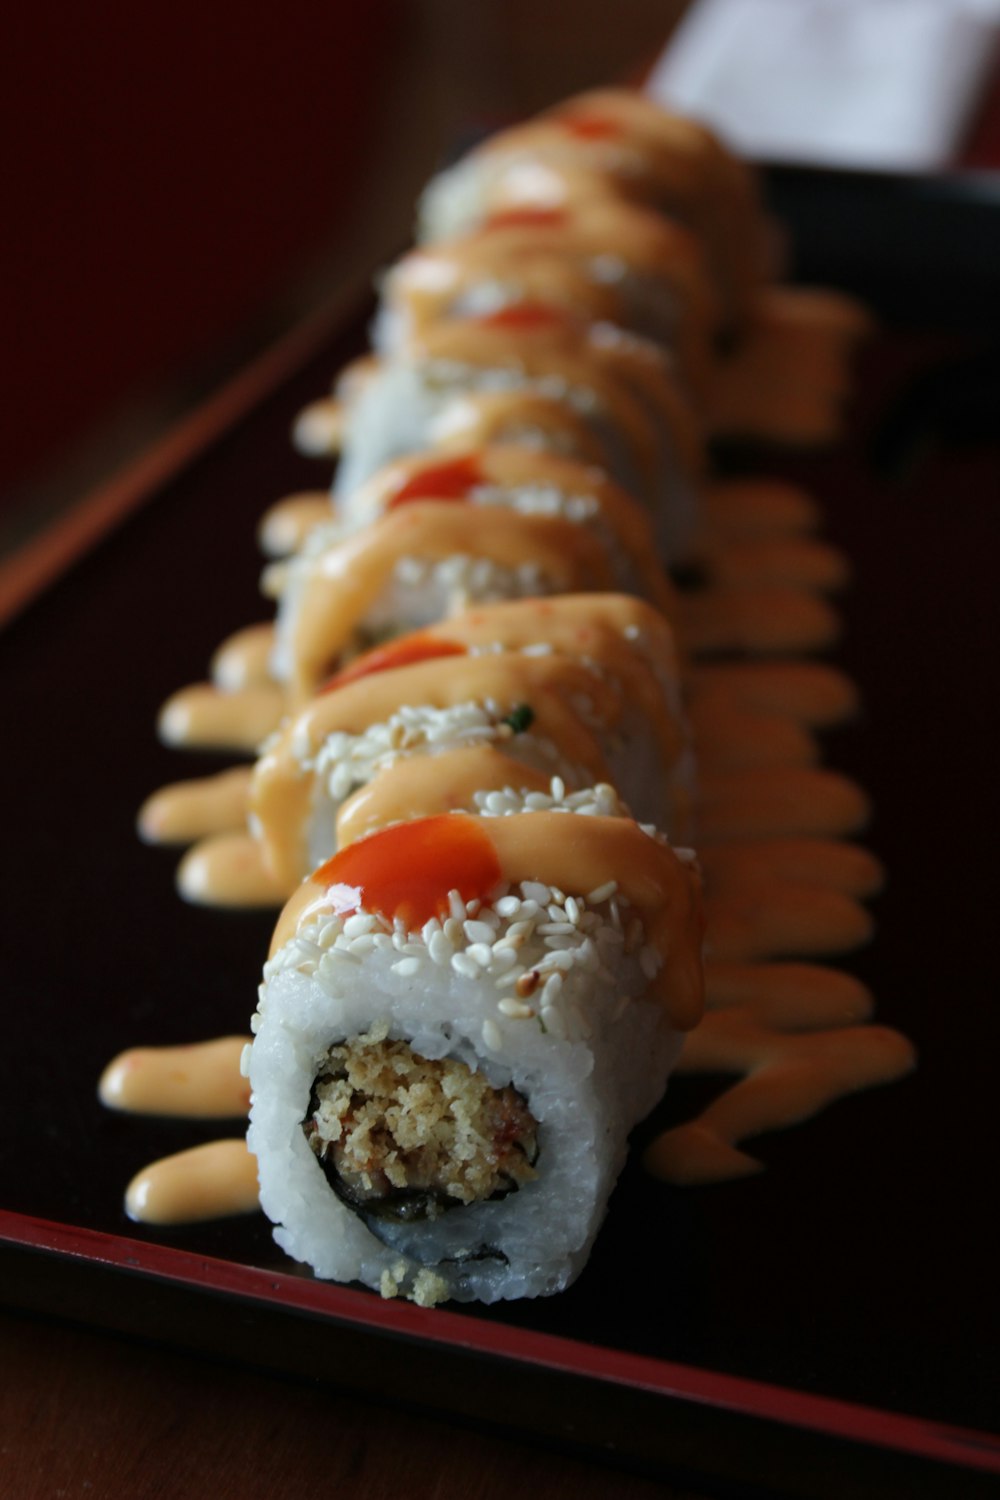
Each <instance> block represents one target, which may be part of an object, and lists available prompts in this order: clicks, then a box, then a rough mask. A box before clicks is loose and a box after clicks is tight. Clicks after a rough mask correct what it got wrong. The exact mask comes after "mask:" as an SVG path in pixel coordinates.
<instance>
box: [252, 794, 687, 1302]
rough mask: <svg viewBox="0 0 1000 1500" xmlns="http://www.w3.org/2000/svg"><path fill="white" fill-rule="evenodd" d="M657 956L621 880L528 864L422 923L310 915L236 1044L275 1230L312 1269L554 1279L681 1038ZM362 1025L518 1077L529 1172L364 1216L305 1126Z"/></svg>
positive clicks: (427, 1054)
mask: <svg viewBox="0 0 1000 1500" xmlns="http://www.w3.org/2000/svg"><path fill="white" fill-rule="evenodd" d="M602 796H603V794H602ZM660 962H661V956H660V954H659V952H658V951H657V950H656V949H655V948H653V947H652V946H651V945H648V944H647V943H646V941H645V934H644V931H643V929H642V924H641V922H640V921H639V920H638V918H637V917H636V916H635V915H634V913H632V912H631V911H630V910H629V908H628V907H627V906H624V905H623V904H622V903H621V902H620V900H619V897H618V894H617V887H616V885H615V883H614V882H613V881H612V882H608V883H607V885H606V886H605V887H603V888H602V889H600V890H597V891H593V892H589V893H588V892H583V893H567V892H564V891H560V890H556V889H554V888H552V887H549V886H544V885H542V884H540V883H538V882H530V881H529V882H525V883H523V884H522V885H519V886H517V887H514V888H504V889H503V890H502V891H501V893H500V894H499V895H497V896H496V897H495V898H494V899H493V902H492V905H490V906H481V905H480V903H479V902H478V901H472V902H470V903H469V904H468V905H466V904H465V903H464V902H463V901H462V900H461V898H460V897H459V896H458V894H457V892H453V893H452V895H451V897H450V914H449V915H448V916H447V917H446V918H445V920H443V921H439V920H438V919H436V918H435V919H433V920H431V921H429V922H427V923H426V924H425V925H424V927H423V928H422V929H421V931H420V932H419V933H410V932H407V931H405V930H404V928H403V926H402V924H401V923H398V922H397V923H396V924H395V925H392V926H390V925H389V924H388V923H387V922H385V921H384V920H383V919H381V918H379V917H376V916H373V915H371V914H368V913H358V914H355V915H352V916H348V917H347V918H346V919H345V918H342V917H338V916H334V915H330V916H328V917H325V918H320V919H318V920H316V921H314V922H313V923H311V924H310V925H309V926H308V927H307V928H306V929H305V930H303V931H302V932H300V933H299V934H298V935H297V936H296V937H295V938H293V939H292V940H291V941H290V942H289V943H288V944H286V946H285V947H284V948H283V949H282V950H281V951H280V952H279V953H278V954H276V955H275V957H274V958H273V959H272V960H271V961H270V963H269V964H268V965H267V968H266V969H265V974H264V983H263V985H262V987H261V991H260V1002H259V1006H258V1012H257V1015H256V1016H255V1018H254V1022H253V1029H254V1031H255V1040H254V1043H253V1046H252V1048H251V1049H250V1050H249V1056H248V1059H247V1067H248V1073H249V1078H250V1082H251V1087H252V1091H253V1101H252V1106H251V1126H250V1135H249V1144H250V1149H251V1150H252V1151H253V1152H255V1153H256V1155H257V1158H258V1164H259V1171H260V1183H261V1202H262V1204H263V1207H264V1209H265V1211H266V1213H267V1214H268V1215H269V1217H270V1218H271V1219H272V1220H273V1221H274V1222H275V1224H276V1225H277V1226H278V1227H277V1228H276V1230H275V1238H276V1240H277V1241H278V1243H279V1244H280V1245H281V1246H282V1248H283V1249H284V1250H286V1251H287V1252H288V1253H289V1254H290V1255H292V1256H294V1257H295V1258H296V1259H299V1260H302V1261H305V1262H307V1263H308V1264H310V1265H311V1266H312V1267H313V1269H314V1270H315V1272H316V1274H317V1275H319V1276H321V1277H325V1278H330V1279H334V1280H338V1281H360V1282H363V1283H364V1284H365V1285H367V1286H369V1287H372V1288H374V1289H378V1290H381V1291H382V1292H383V1294H384V1295H397V1294H400V1295H405V1296H408V1297H411V1298H412V1299H414V1300H416V1301H419V1302H437V1301H442V1300H445V1299H446V1298H454V1299H456V1300H459V1301H467V1300H471V1299H473V1298H475V1299H479V1300H482V1301H485V1302H493V1301H496V1300H499V1299H506V1298H513V1297H523V1296H538V1295H542V1294H546V1293H550V1292H555V1291H559V1290H561V1289H562V1288H563V1287H565V1286H566V1285H567V1284H568V1283H569V1281H571V1280H572V1279H573V1277H574V1276H575V1275H576V1273H577V1272H578V1271H579V1270H580V1268H581V1267H582V1265H583V1264H584V1262H585V1260H586V1257H587V1254H588V1252H589V1249H590V1246H591V1244H592V1242H593V1239H594V1237H595V1235H596V1233H597V1230H598V1228H599V1225H600V1222H601V1219H602V1217H603V1214H604V1210H605V1207H606V1204H607V1199H608V1196H609V1194H610V1191H611V1188H612V1186H613V1185H614V1181H615V1178H616V1177H617V1175H618V1172H619V1171H620V1169H621V1166H622V1163H623V1160H624V1156H625V1150H626V1137H627V1134H628V1131H629V1130H630V1129H631V1128H632V1126H633V1125H634V1124H635V1123H636V1122H637V1121H638V1120H639V1119H641V1118H642V1116H643V1115H644V1114H646V1113H647V1112H648V1111H649V1110H650V1109H651V1108H652V1106H653V1104H654V1103H655V1102H656V1100H657V1099H658V1098H659V1096H660V1094H661V1093H662V1090H663V1087H664V1085H665V1082H666V1078H667V1075H668V1073H669V1070H670V1068H671V1066H672V1065H673V1062H674V1061H675V1059H676V1055H677V1052H678V1051H679V1045H680V1043H679V1038H678V1036H677V1035H676V1034H675V1033H673V1032H672V1031H671V1029H670V1027H669V1026H668V1024H667V1022H666V1019H665V1016H664V1012H663V1010H662V1008H661V1007H660V1006H659V1005H657V1004H655V1003H653V1002H651V1001H649V1000H647V999H645V998H640V997H642V996H643V995H644V992H645V990H646V987H647V985H648V982H649V979H650V977H651V976H652V975H653V974H654V973H655V972H656V969H657V968H658V966H659V964H660ZM373 1030H375V1031H377V1033H378V1034H384V1035H385V1036H387V1037H389V1038H390V1039H393V1040H405V1041H407V1042H408V1043H409V1045H410V1047H411V1048H412V1050H413V1052H414V1053H416V1054H417V1055H418V1056H420V1057H423V1058H427V1059H440V1058H445V1057H448V1058H456V1059H458V1060H460V1061H462V1062H464V1063H465V1064H466V1065H467V1066H468V1067H470V1068H471V1069H472V1070H473V1071H480V1072H482V1073H483V1074H484V1075H485V1077H486V1079H487V1081H488V1082H489V1084H490V1085H491V1086H492V1087H494V1088H502V1087H505V1086H506V1085H508V1084H512V1085H513V1087H514V1088H515V1089H517V1091H518V1092H519V1093H520V1094H521V1095H522V1097H523V1098H524V1099H525V1101H526V1103H527V1106H528V1108H529V1109H530V1111H531V1114H532V1115H533V1117H534V1119H535V1121H536V1122H537V1124H538V1146H539V1154H538V1159H537V1162H536V1168H537V1177H536V1178H535V1179H534V1180H533V1181H531V1182H529V1183H527V1184H526V1185H524V1186H522V1187H521V1188H520V1189H519V1190H518V1191H516V1192H514V1193H511V1194H509V1195H508V1196H507V1197H505V1198H503V1199H490V1200H487V1201H481V1202H478V1203H474V1204H470V1205H468V1206H463V1207H459V1208H455V1209H453V1210H451V1211H449V1212H446V1213H444V1214H442V1215H441V1216H440V1217H439V1218H436V1219H433V1220H430V1219H429V1220H425V1221H422V1222H408V1223H387V1222H385V1221H381V1220H380V1221H378V1234H376V1233H375V1232H373V1230H372V1229H370V1228H369V1227H368V1226H367V1225H366V1224H365V1222H364V1221H363V1219H362V1218H361V1217H360V1216H359V1215H358V1214H357V1213H356V1212H355V1211H354V1210H353V1209H351V1208H350V1207H348V1206H347V1205H346V1204H345V1203H344V1202H343V1201H342V1200H341V1199H340V1198H339V1197H338V1196H337V1195H336V1194H335V1192H334V1191H333V1189H332V1188H331V1187H330V1185H329V1183H328V1182H327V1179H326V1176H325V1174H324V1171H323V1168H322V1167H321V1165H320V1163H319V1162H318V1160H317V1158H316V1157H315V1155H314V1154H313V1152H312V1150H311V1149H310V1147H309V1144H308V1142H307V1140H306V1137H305V1134H304V1132H303V1129H302V1121H303V1120H304V1119H305V1117H306V1114H307V1111H308V1106H309V1099H310V1093H311V1090H312V1086H313V1082H314V1079H315V1077H316V1075H317V1072H318V1071H319V1070H320V1069H321V1067H322V1064H323V1060H324V1058H325V1057H326V1055H327V1053H328V1051H329V1049H330V1047H331V1046H334V1045H336V1044H338V1043H341V1042H344V1041H345V1040H347V1041H349V1040H351V1039H355V1038H361V1037H367V1036H369V1035H370V1034H372V1033H373Z"/></svg>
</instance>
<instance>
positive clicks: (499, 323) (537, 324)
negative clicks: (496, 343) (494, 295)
mask: <svg viewBox="0 0 1000 1500" xmlns="http://www.w3.org/2000/svg"><path fill="white" fill-rule="evenodd" d="M475 321H476V322H477V323H479V324H480V326H481V327H483V328H514V329H517V330H518V331H519V332H522V331H523V332H528V333H530V332H531V331H532V330H534V329H536V328H564V327H566V325H567V324H568V323H570V322H571V321H572V320H571V319H570V318H568V317H567V315H566V313H565V312H563V311H562V309H561V308H558V307H549V306H548V305H547V304H546V303H545V302H511V303H509V304H508V306H507V307H500V308H498V309H497V311H496V312H491V313H486V314H485V316H484V317H481V318H477V319H476V320H475Z"/></svg>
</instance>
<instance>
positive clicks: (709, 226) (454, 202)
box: [418, 89, 774, 329]
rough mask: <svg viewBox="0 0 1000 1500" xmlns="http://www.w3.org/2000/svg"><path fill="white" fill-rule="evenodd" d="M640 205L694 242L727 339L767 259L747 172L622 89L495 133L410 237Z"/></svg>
mask: <svg viewBox="0 0 1000 1500" xmlns="http://www.w3.org/2000/svg"><path fill="white" fill-rule="evenodd" d="M595 197H597V198H599V197H611V198H619V199H624V200H626V201H628V202H634V203H639V204H643V205H645V206H646V207H649V208H653V209H655V210H657V211H658V212H660V213H662V214H664V215H666V216H668V217H670V218H674V219H677V220H679V221H680V222H681V223H682V224H684V225H685V226H686V227H687V228H688V229H689V230H690V231H691V232H692V233H693V234H694V235H695V236H696V237H697V238H698V240H699V241H700V242H701V244H702V245H703V247H704V250H705V253H706V255H707V257H708V261H709V265H710V267H711V270H712V273H713V276H714V278H715V284H716V289H717V292H718V295H719V296H720V298H721V299H722V304H723V309H724V315H725V319H726V322H727V324H728V326H729V327H730V328H731V329H738V327H739V326H740V324H741V323H743V322H744V321H745V320H746V318H747V316H748V314H749V311H750V309H751V307H752V304H753V300H754V296H755V294H756V292H757V291H758V289H759V288H760V286H761V285H762V283H763V281H764V280H765V279H766V278H767V277H768V275H769V272H770V269H771V262H772V261H773V259H774V250H773V236H772V232H771V229H770V225H769V223H768V221H767V219H766V217H765V215H764V214H763V212H762V209H761V205H760V199H759V193H758V189H757V184H756V178H755V176H754V174H753V172H752V170H751V169H750V168H749V167H748V166H747V165H746V164H745V163H743V162H741V161H739V160H738V159H737V158H736V157H734V156H733V155H732V154H731V153H730V152H729V151H727V150H726V149H725V147H724V146H723V145H722V144H721V142H720V141H719V140H718V138H717V137H716V136H714V135H713V134H712V132H711V131H709V130H707V129H705V127H704V126H702V125H699V124H698V123H697V122H695V121H693V120H687V119H682V118H680V117H678V116H675V115H670V114H668V113H666V112H665V111H664V110H662V109H660V108H658V106H656V105H655V104H653V103H652V102H651V101H650V100H648V99H646V98H645V97H644V96H643V95H641V94H639V93H637V92H635V91H633V90H629V89H600V90H594V91H592V92H590V93H586V94H581V95H577V96H576V97H575V98H572V99H569V100H567V101H565V102H564V103H562V104H560V105H558V106H557V107H556V108H554V109H553V110H551V111H550V112H548V113H547V114H544V115H541V116H539V117H537V118H535V119H533V120H529V121H527V122H525V123H524V124H521V125H516V126H514V127H512V128H511V129H509V130H504V131H500V132H498V133H497V134H495V135H493V136H491V137H489V139H488V140H486V141H485V142H483V144H482V145H480V146H478V147H476V148H475V150H473V151H471V152H470V153H469V154H468V155H467V156H465V157H463V158H462V159H461V160H460V161H459V162H457V163H456V164H455V165H454V166H452V167H449V168H448V169H446V170H445V171H444V172H442V173H440V174H439V175H438V176H437V177H435V178H434V179H432V181H431V182H430V184H429V185H428V187H427V188H426V190H425V192H424V194H423V197H422V199H421V203H420V208H419V223H418V237H419V238H420V239H421V240H422V241H435V240H442V239H448V238H451V237H453V236H455V235H458V234H462V233H467V232H468V231H469V230H471V229H473V228H475V227H476V226H477V225H479V224H481V223H483V222H484V221H488V220H489V218H490V217H491V216H493V215H495V214H497V213H506V212H509V211H510V210H512V209H516V208H533V209H544V210H551V209H556V210H566V209H575V207H576V205H577V204H578V203H583V202H587V201H589V200H591V199H593V198H595Z"/></svg>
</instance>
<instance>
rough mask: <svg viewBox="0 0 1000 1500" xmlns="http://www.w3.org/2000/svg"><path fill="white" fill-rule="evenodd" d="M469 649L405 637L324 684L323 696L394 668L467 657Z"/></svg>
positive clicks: (419, 635)
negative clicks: (454, 657)
mask: <svg viewBox="0 0 1000 1500" xmlns="http://www.w3.org/2000/svg"><path fill="white" fill-rule="evenodd" d="M465 654H466V648H465V646H460V645H459V644H458V642H457V641H442V640H438V639H436V637H434V636H432V635H424V634H422V633H417V634H414V635H404V636H400V638H399V639H398V640H396V641H390V642H389V644H388V645H387V646H375V647H373V649H372V650H371V651H365V652H364V654H363V655H361V656H357V657H355V659H354V661H352V662H351V664H350V666H347V667H345V668H344V669H343V671H342V672H337V673H336V674H335V676H333V677H331V678H330V679H329V681H328V682H325V683H324V684H323V687H322V688H321V689H320V692H321V693H332V692H335V691H336V689H337V688H342V687H346V686H347V684H348V683H349V682H357V680H358V678H359V677H372V676H374V674H375V673H376V672H391V671H392V669H393V668H394V667H412V666H414V665H415V664H416V663H417V662H420V661H434V660H435V658H437V657H439V656H465Z"/></svg>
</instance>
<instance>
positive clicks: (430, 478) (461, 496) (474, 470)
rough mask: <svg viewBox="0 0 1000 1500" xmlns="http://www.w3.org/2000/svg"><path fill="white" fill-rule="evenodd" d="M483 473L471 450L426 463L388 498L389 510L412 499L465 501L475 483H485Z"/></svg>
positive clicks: (408, 502) (480, 464)
mask: <svg viewBox="0 0 1000 1500" xmlns="http://www.w3.org/2000/svg"><path fill="white" fill-rule="evenodd" d="M485 482H486V475H485V473H484V472H483V466H482V463H481V462H480V460H479V458H478V457H477V456H476V454H474V453H467V454H463V455H462V457H461V458H452V459H449V460H448V462H447V463H443V464H428V465H427V466H426V467H425V468H422V469H419V470H418V471H417V473H416V474H411V475H410V477H409V479H407V480H405V481H404V483H403V484H402V486H401V487H400V488H399V489H398V490H397V491H396V493H395V494H394V495H393V497H392V499H391V500H390V501H389V504H388V507H387V508H388V509H389V510H395V509H396V506H397V505H409V504H411V503H412V502H413V501H414V500H467V499H468V498H469V492H470V491H471V490H474V489H475V487H476V485H477V484H485Z"/></svg>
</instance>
